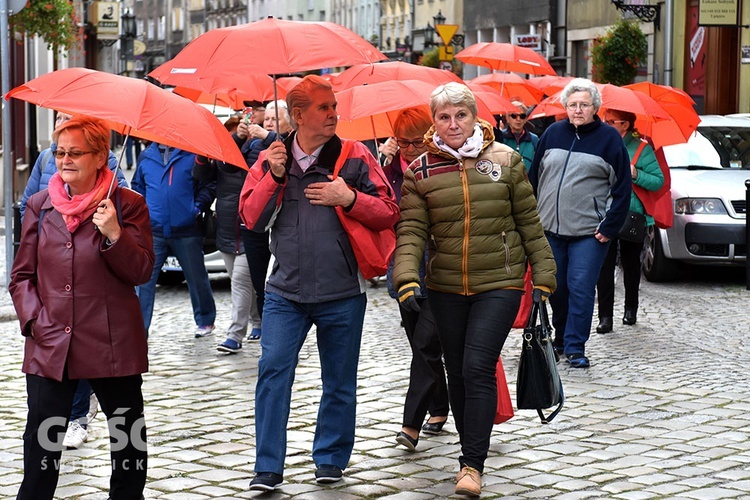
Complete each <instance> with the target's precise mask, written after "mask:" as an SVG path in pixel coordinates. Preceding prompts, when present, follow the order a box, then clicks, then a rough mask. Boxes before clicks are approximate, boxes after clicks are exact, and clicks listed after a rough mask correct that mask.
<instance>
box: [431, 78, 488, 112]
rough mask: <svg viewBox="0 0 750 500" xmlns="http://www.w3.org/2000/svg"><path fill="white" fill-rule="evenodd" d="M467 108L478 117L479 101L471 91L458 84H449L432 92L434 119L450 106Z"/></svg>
mask: <svg viewBox="0 0 750 500" xmlns="http://www.w3.org/2000/svg"><path fill="white" fill-rule="evenodd" d="M450 104H452V105H454V106H466V107H467V108H469V111H471V114H472V115H474V117H476V116H477V100H476V99H475V98H474V94H473V93H472V92H471V89H469V87H467V86H466V85H464V84H463V83H458V82H448V83H446V84H444V85H441V86H439V87H438V88H436V89H435V90H433V91H432V95H431V96H430V112H431V113H432V116H433V118H434V117H435V113H437V110H438V109H440V108H443V107H445V106H448V105H450Z"/></svg>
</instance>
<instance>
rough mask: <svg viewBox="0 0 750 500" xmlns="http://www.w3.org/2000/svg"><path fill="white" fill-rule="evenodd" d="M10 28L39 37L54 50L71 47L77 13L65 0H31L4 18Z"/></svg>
mask: <svg viewBox="0 0 750 500" xmlns="http://www.w3.org/2000/svg"><path fill="white" fill-rule="evenodd" d="M8 23H9V25H10V28H11V29H12V30H15V31H18V32H20V33H23V34H24V35H26V36H39V37H42V38H44V41H45V42H47V48H48V49H50V50H53V51H55V52H57V51H61V50H64V49H65V50H69V49H71V48H72V47H73V46H74V45H75V44H76V42H77V41H78V27H77V23H78V16H77V15H76V12H75V9H74V8H73V3H72V2H71V1H69V0H34V1H29V2H26V6H25V7H24V8H23V9H22V10H21V11H20V12H18V13H16V14H13V15H12V16H10V17H9V18H8Z"/></svg>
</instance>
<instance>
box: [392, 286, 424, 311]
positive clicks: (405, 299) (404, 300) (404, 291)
mask: <svg viewBox="0 0 750 500" xmlns="http://www.w3.org/2000/svg"><path fill="white" fill-rule="evenodd" d="M421 298H422V292H421V291H420V290H419V283H407V284H405V285H401V288H399V289H398V303H399V304H401V307H403V308H404V309H406V310H407V311H413V312H419V311H421V310H422V308H420V307H419V303H417V299H421Z"/></svg>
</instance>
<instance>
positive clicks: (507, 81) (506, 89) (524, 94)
mask: <svg viewBox="0 0 750 500" xmlns="http://www.w3.org/2000/svg"><path fill="white" fill-rule="evenodd" d="M528 82H529V80H527V79H525V78H522V77H520V76H518V75H517V74H515V73H490V74H489V75H481V76H478V77H476V78H472V79H471V80H469V83H476V84H480V85H486V86H489V87H492V88H495V89H497V90H498V91H500V93H501V94H502V95H503V96H505V97H507V98H509V99H510V98H512V97H519V98H520V99H521V100H522V101H523V103H524V104H526V105H532V104H538V103H539V101H541V100H542V97H543V96H544V92H542V91H541V90H539V89H537V88H536V87H534V86H532V85H529V83H528Z"/></svg>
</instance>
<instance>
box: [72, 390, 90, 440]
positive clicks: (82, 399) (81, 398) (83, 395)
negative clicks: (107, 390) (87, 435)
mask: <svg viewBox="0 0 750 500" xmlns="http://www.w3.org/2000/svg"><path fill="white" fill-rule="evenodd" d="M92 392H93V390H92V389H91V384H90V383H89V381H88V380H86V379H81V380H79V381H78V388H77V389H76V392H75V395H74V396H73V409H72V410H71V411H70V420H71V421H73V420H80V422H79V423H80V424H81V426H82V427H83V428H84V429H85V428H86V426H87V425H88V420H86V418H84V417H86V415H88V413H89V406H90V405H91V393H92ZM81 419H83V420H81Z"/></svg>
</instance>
